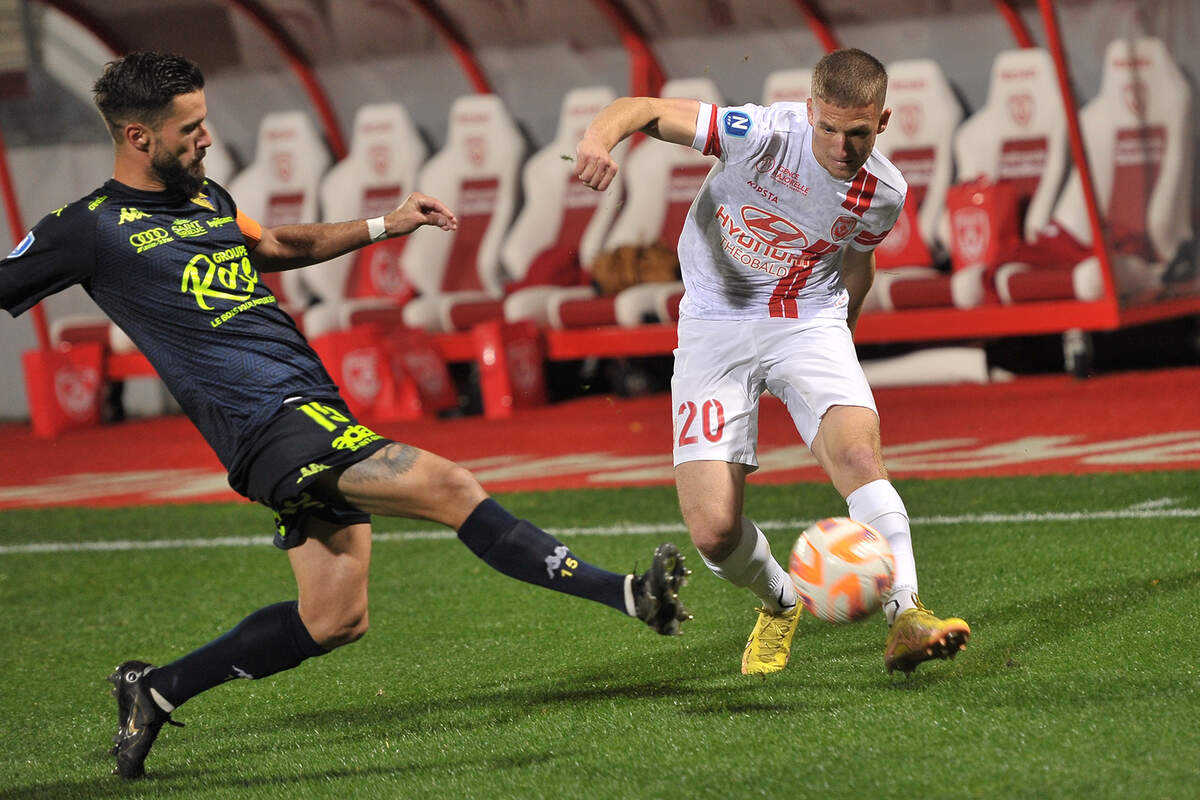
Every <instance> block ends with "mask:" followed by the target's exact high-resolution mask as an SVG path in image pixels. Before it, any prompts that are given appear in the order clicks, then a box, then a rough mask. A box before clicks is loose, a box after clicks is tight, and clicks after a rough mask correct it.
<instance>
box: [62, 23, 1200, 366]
mask: <svg viewBox="0 0 1200 800" xmlns="http://www.w3.org/2000/svg"><path fill="white" fill-rule="evenodd" d="M889 77H890V82H889V90H888V104H889V106H890V107H891V108H892V110H893V111H892V117H891V120H890V124H889V127H888V129H887V131H885V132H884V133H883V134H881V135H880V137H879V139H878V143H877V146H878V147H879V148H880V150H881V151H882V152H883V153H884V154H885V155H887V156H888V157H889V158H890V159H891V160H892V161H893V162H894V163H895V164H896V165H897V166H898V167H899V168H900V170H901V171H902V172H903V174H904V175H905V176H906V178H907V180H908V182H909V200H908V203H907V205H906V209H905V212H904V214H903V215H902V216H901V218H900V220H899V221H898V222H897V225H896V226H895V228H894V229H893V231H892V233H891V235H889V236H888V237H887V239H885V240H884V242H883V243H882V244H881V245H880V247H879V248H878V250H877V251H876V255H877V262H878V274H877V280H876V284H875V286H874V287H873V288H872V290H871V292H870V294H869V295H868V297H867V302H866V306H865V310H866V311H867V312H887V311H890V310H901V309H912V308H931V307H939V306H940V307H959V308H971V307H975V306H979V305H982V304H986V303H1023V302H1029V301H1036V300H1046V299H1072V298H1074V299H1080V300H1092V299H1096V298H1098V297H1100V296H1101V295H1102V293H1103V292H1104V291H1105V287H1104V281H1103V275H1102V273H1101V270H1100V267H1099V263H1098V261H1097V259H1096V258H1095V257H1094V256H1092V253H1091V242H1090V237H1091V230H1090V226H1089V224H1088V220H1087V214H1086V207H1085V205H1084V203H1083V193H1082V185H1081V183H1080V179H1079V176H1078V175H1077V174H1076V173H1075V172H1074V171H1073V170H1070V169H1069V166H1070V162H1069V155H1068V149H1067V135H1066V116H1065V114H1064V111H1063V107H1062V100H1061V97H1060V94H1059V91H1058V87H1057V80H1056V77H1055V74H1054V66H1053V63H1052V61H1051V59H1050V56H1049V54H1048V53H1047V52H1046V51H1044V50H1041V49H1037V48H1030V49H1024V50H1018V51H1009V52H1004V53H1000V54H999V55H998V56H997V57H996V58H995V60H994V63H993V67H992V73H991V79H990V84H989V90H988V96H987V100H986V102H985V103H984V105H983V106H982V107H981V108H979V109H978V110H977V111H976V112H975V113H974V114H972V115H971V116H970V117H969V118H967V119H965V120H964V119H963V109H962V106H961V105H960V103H959V102H958V99H957V98H956V96H955V94H954V92H953V90H952V89H951V87H950V84H949V82H948V80H947V79H946V76H945V75H944V74H943V72H942V70H941V68H940V66H939V65H938V64H937V63H936V62H934V61H932V60H928V59H915V60H907V61H900V62H895V63H893V64H891V65H889ZM810 81H811V71H809V70H785V71H780V72H776V73H772V74H771V75H769V76H767V79H766V81H765V83H764V86H763V95H762V100H763V102H764V103H772V102H778V101H789V102H803V101H805V100H806V99H807V97H808V92H809V84H810ZM661 94H662V95H663V96H683V97H692V98H696V99H699V100H703V101H706V102H712V103H721V102H724V98H722V97H721V96H720V93H719V91H718V89H717V87H716V86H715V85H714V84H713V83H712V82H711V81H710V80H708V79H692V80H677V81H671V82H668V83H667V84H666V85H665V86H664V87H663V90H662V92H661ZM615 96H616V93H615V92H614V91H613V90H612V89H611V88H608V87H585V88H580V89H577V90H574V91H572V92H569V93H568V94H567V95H566V96H565V97H564V98H563V102H562V107H561V111H560V118H559V125H558V128H557V131H556V135H555V138H554V140H553V141H551V142H550V143H548V144H547V145H546V146H545V147H543V148H542V149H541V150H539V151H538V152H536V153H534V154H533V155H531V156H528V157H527V142H526V139H525V137H524V135H523V134H522V132H521V130H520V128H519V127H518V125H517V124H516V122H515V121H514V119H513V118H512V116H511V115H510V114H509V112H508V110H507V109H506V108H505V106H504V104H503V102H502V101H501V100H500V99H499V98H498V97H496V96H494V95H474V96H469V97H462V98H459V99H458V100H456V101H455V102H454V103H453V105H452V107H451V109H450V113H449V124H448V128H447V138H446V142H445V144H444V146H443V147H442V148H441V149H440V150H439V151H438V152H437V153H434V154H433V155H432V156H430V154H429V153H428V151H427V149H426V147H425V145H424V143H423V139H422V137H421V135H420V132H419V131H418V130H417V128H416V126H415V125H414V123H413V121H412V119H411V118H410V117H409V115H408V114H407V112H406V111H405V110H404V109H403V107H402V106H400V105H398V104H391V103H388V104H379V105H370V106H365V107H363V108H362V109H360V111H359V113H358V114H357V115H356V117H355V121H354V130H353V135H352V137H351V145H350V152H349V154H348V156H347V157H346V158H345V159H344V160H342V161H341V162H340V163H338V164H336V165H332V167H331V159H330V156H329V152H328V150H327V148H326V146H325V144H324V142H323V140H322V138H321V136H320V134H319V132H318V131H317V130H316V128H315V126H314V125H313V123H312V121H311V119H310V118H309V117H308V115H306V114H304V113H302V112H282V113H273V114H268V115H266V116H264V118H263V120H262V122H261V125H260V130H259V134H258V139H257V144H256V149H255V154H254V160H253V161H252V162H251V163H250V164H249V165H248V166H247V168H246V169H245V170H243V171H242V172H241V173H239V174H238V175H237V176H236V177H234V178H233V179H232V180H231V181H229V182H228V183H227V184H226V185H228V186H229V188H230V190H231V192H232V194H233V196H234V197H235V199H236V200H237V202H238V203H239V206H240V207H241V208H242V209H243V210H245V211H246V212H247V213H248V214H250V215H251V216H254V217H256V218H257V219H259V220H260V221H261V222H262V223H263V224H264V225H267V226H275V225H281V224H286V223H289V222H300V221H306V220H314V219H325V220H330V221H334V220H340V219H350V218H360V217H372V216H379V215H382V214H384V213H387V211H389V210H391V209H392V208H394V207H395V206H396V205H397V204H398V203H399V202H400V201H402V200H403V198H404V197H405V196H407V195H408V193H409V192H411V191H413V190H414V189H415V190H419V191H422V192H424V193H426V194H430V195H433V196H435V197H438V198H439V199H441V200H443V201H445V202H446V203H447V204H448V205H449V206H450V207H451V208H453V209H454V210H455V212H456V213H457V214H458V217H459V228H458V230H457V231H455V232H453V233H447V232H444V231H440V230H436V229H432V228H423V229H421V230H418V231H416V232H415V233H414V234H412V235H411V236H408V237H402V238H399V239H394V240H389V241H386V242H381V243H378V244H375V245H372V246H370V247H367V248H364V249H363V250H361V251H358V252H356V253H353V254H350V255H347V256H344V257H342V258H340V259H336V260H335V261H334V262H333V263H330V264H324V265H321V266H319V267H316V268H311V269H304V270H296V271H290V272H285V273H280V274H275V275H268V276H264V280H265V281H266V282H267V283H268V284H269V285H270V286H271V287H272V289H273V290H274V291H275V293H276V295H277V296H278V298H279V300H280V304H281V305H282V306H283V307H284V308H286V309H287V310H289V311H290V312H291V313H292V314H293V316H295V317H296V318H297V320H298V322H299V323H300V325H301V327H302V328H303V329H304V330H305V332H306V333H307V334H308V335H309V336H310V338H312V339H313V340H314V343H316V342H318V341H320V340H321V339H322V337H326V336H329V335H333V334H337V333H340V332H345V331H353V330H357V329H362V328H368V327H369V328H372V329H378V330H409V331H412V330H417V331H426V332H430V333H454V332H458V333H466V332H469V331H472V330H473V329H475V328H476V326H479V325H480V324H481V323H488V322H491V321H502V322H506V323H529V324H531V325H534V326H537V327H542V328H592V327H595V326H618V327H620V326H635V325H638V324H641V323H643V322H647V321H667V322H669V321H673V320H676V319H677V318H678V307H679V301H680V299H681V297H682V291H683V288H682V284H681V283H680V282H678V281H666V282H662V283H655V284H643V285H636V286H633V287H631V288H628V289H625V290H623V291H620V292H619V293H617V294H615V295H601V294H599V293H598V292H597V289H596V287H595V285H593V282H592V280H591V279H590V278H591V275H590V272H589V270H590V268H591V267H592V266H593V264H594V262H595V260H596V257H597V255H598V254H599V253H601V252H604V251H612V250H614V249H615V248H619V247H628V246H646V245H651V244H654V243H662V244H665V245H666V246H668V247H669V248H671V249H674V246H675V243H676V241H677V238H678V236H679V233H680V231H681V230H682V227H683V222H684V219H685V216H686V213H687V210H688V208H689V206H690V204H691V201H692V199H693V198H694V197H695V195H696V192H697V191H698V189H699V187H700V186H701V185H702V183H703V182H704V180H705V179H706V178H707V176H708V174H709V172H710V170H711V168H712V165H713V163H714V161H713V159H712V158H711V157H706V156H702V155H700V154H699V153H697V152H695V151H693V150H691V149H690V148H684V147H679V146H675V145H669V144H665V143H662V142H658V141H656V140H653V139H649V138H645V137H634V140H632V141H629V142H625V143H623V144H622V145H621V146H620V147H619V148H618V150H617V151H616V152H615V153H614V156H615V157H616V158H617V160H618V163H619V164H620V166H621V172H620V174H619V176H618V179H617V180H616V181H615V182H614V184H613V186H612V187H610V188H609V190H608V191H607V192H605V193H597V192H593V191H591V190H589V189H587V188H586V187H583V186H582V185H581V184H580V183H579V182H578V181H577V180H576V179H575V178H574V169H575V165H574V160H573V159H574V151H575V145H576V143H577V142H578V140H579V138H580V136H581V135H582V133H583V130H584V129H585V127H586V125H587V123H588V122H589V121H590V119H591V118H592V117H593V116H594V114H595V113H596V112H597V111H598V110H599V109H601V108H603V107H604V106H605V105H606V104H607V103H608V102H610V101H611V100H612V99H613V98H614V97H615ZM1190 118H1191V108H1190V89H1189V87H1188V84H1187V82H1186V81H1185V80H1184V79H1183V77H1182V75H1181V74H1180V72H1179V69H1178V67H1176V66H1175V64H1174V62H1173V61H1172V60H1171V58H1170V55H1169V53H1168V52H1167V49H1166V47H1165V46H1164V45H1163V43H1162V42H1160V41H1158V40H1156V39H1148V38H1143V39H1137V40H1133V41H1127V40H1118V41H1115V42H1113V43H1112V44H1111V45H1110V46H1109V48H1108V51H1107V53H1106V56H1105V62H1104V71H1103V76H1102V82H1101V88H1100V92H1099V93H1098V95H1097V96H1096V97H1095V98H1094V99H1093V100H1092V101H1091V102H1089V103H1088V104H1087V106H1086V107H1085V108H1084V109H1083V111H1082V113H1081V124H1082V127H1083V132H1084V137H1085V140H1086V145H1087V150H1088V154H1089V161H1090V164H1091V169H1092V175H1093V179H1094V181H1095V185H1096V189H1097V194H1098V197H1099V202H1100V206H1101V213H1102V214H1103V215H1104V218H1105V221H1106V223H1107V226H1108V229H1109V231H1111V233H1112V236H1113V241H1112V242H1111V246H1112V252H1113V254H1114V273H1115V279H1116V284H1117V290H1118V291H1119V292H1120V294H1121V295H1122V297H1125V298H1130V297H1136V296H1138V295H1145V294H1148V293H1154V292H1157V291H1160V287H1161V286H1162V285H1163V283H1164V282H1165V281H1169V280H1171V279H1172V273H1173V271H1181V272H1182V271H1185V270H1190V269H1191V268H1192V264H1191V260H1190V259H1191V252H1192V249H1191V248H1192V240H1193V231H1192V227H1191V218H1192V213H1191V202H1192V200H1191V176H1192V174H1193V161H1194V159H1193V153H1192V136H1191V132H1190V129H1189V122H1190ZM639 139H640V140H639ZM223 155H225V153H224V151H223V148H221V147H220V145H219V144H216V145H214V147H213V149H212V150H210V152H209V156H208V168H209V172H210V174H212V175H213V176H214V177H215V178H217V179H218V180H219V181H222V182H225V180H226V179H227V178H228V176H227V175H224V174H219V173H220V172H221V170H222V166H221V165H222V163H225V164H226V167H225V169H229V162H228V158H227V156H226V157H225V158H222V156H223ZM1064 184H1065V189H1064V188H1063V187H1064ZM980 198H982V200H981V199H980ZM997 198H1000V199H999V200H998V199H997ZM1006 237H1007V238H1006ZM94 322H95V321H94V320H86V321H82V323H81V322H80V321H77V320H72V321H65V322H64V321H61V320H60V321H58V322H56V324H55V327H54V330H55V335H56V336H57V337H59V338H61V339H64V340H72V339H74V340H78V339H79V337H81V336H82V337H83V338H88V337H103V336H105V334H106V332H107V336H108V338H109V339H110V340H111V341H112V342H113V345H114V348H115V349H118V350H120V349H131V345H130V344H129V343H128V342H127V340H125V341H122V339H123V337H121V335H120V334H119V332H114V331H113V330H112V329H111V328H110V327H108V326H104V325H94V324H93V323H94ZM89 325H91V327H90V328H89ZM355 352H357V351H353V352H351V353H350V355H354V353H355ZM460 352H467V351H466V350H462V351H460ZM481 352H482V351H481ZM353 360H354V359H350V361H348V362H347V363H350V362H351V361H353ZM360 362H361V363H365V362H363V361H362V360H361V359H360ZM382 369H385V367H377V372H378V371H379V370H382ZM360 371H361V370H360ZM365 382H366V383H368V384H369V383H370V380H366V381H365Z"/></svg>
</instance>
